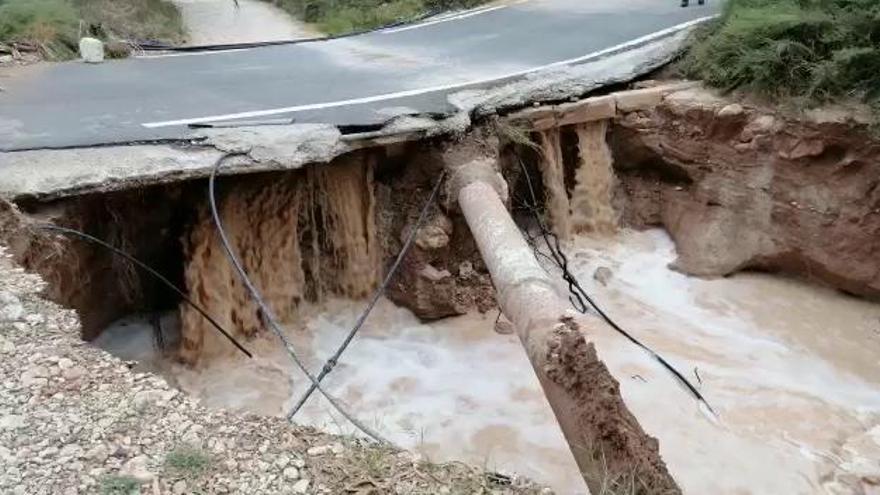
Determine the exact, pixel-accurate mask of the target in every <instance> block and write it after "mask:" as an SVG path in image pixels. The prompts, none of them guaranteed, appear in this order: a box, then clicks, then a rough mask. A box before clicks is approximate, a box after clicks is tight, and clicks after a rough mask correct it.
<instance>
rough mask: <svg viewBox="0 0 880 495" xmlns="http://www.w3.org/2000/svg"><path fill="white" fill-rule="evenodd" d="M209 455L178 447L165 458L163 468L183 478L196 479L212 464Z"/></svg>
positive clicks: (194, 449)
mask: <svg viewBox="0 0 880 495" xmlns="http://www.w3.org/2000/svg"><path fill="white" fill-rule="evenodd" d="M213 462H214V460H213V459H212V458H211V455H210V454H208V453H207V452H205V451H204V450H202V449H199V448H196V447H190V446H183V447H178V448H176V449H174V450H172V451H171V452H169V453H168V455H167V456H166V457H165V468H166V469H168V470H169V471H171V472H172V473H174V474H176V475H178V476H182V477H185V478H189V479H193V478H198V477H199V476H201V475H202V474H204V473H205V472H206V471H207V470H208V469H209V468H210V467H211V464H213Z"/></svg>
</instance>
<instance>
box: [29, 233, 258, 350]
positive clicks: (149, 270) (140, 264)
mask: <svg viewBox="0 0 880 495" xmlns="http://www.w3.org/2000/svg"><path fill="white" fill-rule="evenodd" d="M35 227H36V228H37V229H40V230H48V231H53V232H60V233H62V234H67V235H72V236H75V237H78V238H80V239H83V240H86V241H89V242H91V243H93V244H97V245H98V246H101V247H103V248H105V249H109V250H110V251H112V252H113V253H114V254H116V255H119V256H122V257H123V258H125V259H126V260H128V261H130V262H132V263H134V264H135V265H136V266H137V267H138V268H140V269H141V270H144V271H146V272H147V273H149V274H150V275H152V276H154V277H156V279H158V280H159V281H160V282H162V283H163V284H164V285H165V286H166V287H168V288H169V289H171V290H172V291H174V292H175V293H176V294H177V295H178V296H180V298H181V299H183V301H184V302H186V303H187V304H189V305H190V306H192V308H193V309H195V310H196V311H198V312H199V314H200V315H202V316H204V317H205V319H206V320H208V321H209V322H210V323H211V325H212V326H213V327H214V328H216V329H217V331H218V332H220V333H221V334H223V336H224V337H226V339H227V340H229V342H231V343H232V345H234V346H235V347H236V348H238V350H239V351H241V352H243V353H244V355H245V356H247V357H249V358H252V357H254V356H253V355H252V354H251V353H250V352H249V351H248V350H247V349H245V348H244V346H242V345H241V344H240V343H239V342H238V341H237V340H235V338H234V337H233V336H232V335H230V334H229V332H227V331H226V330H224V329H223V327H221V326H220V324H219V323H217V322H216V321H215V320H214V318H211V316H210V315H208V313H207V312H206V311H205V310H204V309H202V308H201V307H200V306H199V305H198V304H196V303H194V302H193V301H192V300H191V299H190V298H189V297H187V296H186V294H184V293H183V291H181V290H180V289H178V288H177V287H176V286H175V285H174V284H173V283H171V281H170V280H168V279H167V278H165V277H164V276H163V275H162V274H161V273H159V272H157V271H156V270H154V269H153V268H151V267H150V266H148V265H147V264H145V263H143V262H142V261H140V260H138V259H137V258H135V257H134V256H131V255H130V254H128V253H126V252H125V251H122V250H121V249H119V248H116V247H114V246H111V245H110V244H108V243H106V242H104V241H102V240H101V239H98V238H97V237H93V236H91V235H89V234H86V233H85V232H80V231H79V230H76V229H70V228H67V227H59V226H58V225H52V224H37V225H35Z"/></svg>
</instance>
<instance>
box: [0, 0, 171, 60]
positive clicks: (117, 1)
mask: <svg viewBox="0 0 880 495" xmlns="http://www.w3.org/2000/svg"><path fill="white" fill-rule="evenodd" d="M80 35H93V36H98V37H99V38H102V39H104V40H112V39H125V40H134V41H140V40H158V41H164V42H170V43H175V42H178V41H181V40H182V38H183V21H182V19H181V16H180V12H179V11H178V9H177V7H175V6H174V4H173V3H171V2H170V1H168V0H0V42H6V43H11V42H26V43H32V44H35V45H37V46H38V47H39V48H40V49H41V50H42V51H43V53H44V54H45V55H46V56H47V57H48V58H50V59H64V58H70V57H72V56H74V55H75V54H76V52H77V45H78V42H79V36H80ZM114 53H115V52H114Z"/></svg>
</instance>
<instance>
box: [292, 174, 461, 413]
mask: <svg viewBox="0 0 880 495" xmlns="http://www.w3.org/2000/svg"><path fill="white" fill-rule="evenodd" d="M445 176H446V171H445V170H444V171H443V172H441V173H440V177H439V178H438V179H437V184H435V185H434V189H433V190H432V191H431V195H430V196H429V197H428V200H427V201H426V202H425V206H423V207H422V211H421V212H420V213H419V218H418V220H417V221H416V225H415V227H414V228H413V229H412V230H411V231H410V233H409V235H408V236H407V238H406V242H404V244H403V247H401V248H400V252H399V253H397V259H395V260H394V264H393V265H391V268H390V269H389V270H388V273H387V274H386V275H385V278H384V280H382V283H381V284H380V285H379V287H378V288H377V289H376V291H375V292H373V297H372V298H370V302H369V303H368V304H367V307H366V308H364V311H363V312H361V314H360V316H358V319H357V321H355V324H354V326H353V327H352V328H351V331H349V332H348V335H347V336H346V337H345V340H344V341H342V344H341V345H340V346H339V348H338V349H336V352H335V353H334V354H333V356H332V357H331V358H330V359H328V360H327V362H325V363H324V367H323V368H321V373H320V374H319V375H318V379H317V382H315V383H312V385H311V387H309V389H308V390H306V393H305V394H303V396H302V397H301V398H300V400H299V402H297V403H296V405H295V406H294V407H293V409H291V410H290V413H289V414H288V415H287V418H288V419H292V418H293V416H294V415H295V414H296V413H297V412H298V411H299V410H300V408H301V407H302V406H303V404H305V403H306V401H307V400H309V397H311V395H312V393H314V391H315V388H316V387H317V385H318V384H320V383H321V381H322V380H323V379H324V377H326V376H327V375H329V374H330V372H332V371H333V368H335V367H336V365H337V364H338V362H339V358H340V357H342V353H344V352H345V350H346V349H347V348H348V345H349V344H350V343H351V341H352V339H354V336H355V335H356V334H357V332H358V330H360V329H361V327H362V326H363V324H364V322H366V321H367V317H368V316H370V312H371V311H373V308H374V307H375V306H376V303H377V302H379V298H381V297H382V294H384V293H385V289H387V288H388V284H390V283H391V279H392V278H394V274H395V273H396V272H397V269H398V268H399V267H400V264H401V263H402V262H403V259H404V258H405V257H406V253H408V252H409V249H410V248H411V247H412V244H413V241H415V239H416V234H418V232H419V229H420V228H421V227H422V225H423V224H424V223H425V220H427V218H428V211H430V209H431V205H433V204H434V201H435V200H436V199H437V194H438V193H439V192H440V186H441V185H442V184H443V178H444V177H445Z"/></svg>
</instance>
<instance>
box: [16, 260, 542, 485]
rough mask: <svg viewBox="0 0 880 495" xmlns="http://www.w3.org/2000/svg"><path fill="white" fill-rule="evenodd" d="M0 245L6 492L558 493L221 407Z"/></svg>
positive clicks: (278, 419) (508, 478)
mask: <svg viewBox="0 0 880 495" xmlns="http://www.w3.org/2000/svg"><path fill="white" fill-rule="evenodd" d="M42 286H43V283H42V281H41V280H40V279H39V278H38V277H36V276H33V275H30V274H26V273H24V272H23V271H22V270H21V269H20V268H18V267H16V266H15V265H14V264H13V262H12V260H11V259H10V258H9V257H8V256H7V254H6V253H5V252H4V250H3V248H2V246H0V493H4V494H6V493H11V494H28V495H31V494H64V495H67V494H70V495H72V494H80V493H82V494H86V493H88V494H92V493H99V494H137V493H143V494H166V493H167V494H184V493H202V494H206V493H246V494H257V493H269V494H275V493H279V494H280V493H284V494H288V493H294V494H295V493H333V494H336V493H364V494H366V493H377V494H379V493H382V494H384V493H406V494H411V493H424V494H438V493H441V494H442V493H450V494H455V493H468V494H471V493H511V494H513V493H517V494H518V493H548V491H547V490H546V489H543V490H542V489H541V488H540V487H536V486H534V485H532V484H530V483H529V482H527V481H525V480H520V479H512V478H510V477H506V476H501V475H497V474H491V473H486V472H483V471H481V470H479V469H475V468H472V467H469V466H466V465H463V464H459V463H451V464H443V465H438V464H433V463H429V462H426V461H424V460H421V459H420V458H419V457H418V455H416V454H411V453H408V452H398V451H394V450H391V449H387V448H383V447H379V446H376V445H373V444H368V443H366V442H363V441H361V440H357V439H354V438H346V437H336V436H332V435H327V434H323V433H320V432H318V431H316V430H314V429H311V428H304V427H295V426H292V425H290V424H289V423H287V422H285V421H284V420H283V419H280V418H268V417H260V416H255V415H238V414H231V413H227V412H223V411H210V410H206V409H204V408H203V407H201V406H199V405H198V403H197V402H195V401H194V400H193V399H191V398H189V397H187V396H185V395H183V394H182V393H181V392H179V391H177V390H175V389H174V388H172V387H170V386H169V385H168V384H167V383H166V382H165V381H164V380H163V379H161V378H159V377H157V376H154V375H150V374H139V373H133V372H132V371H131V370H130V369H129V367H128V366H127V365H126V363H124V362H122V361H120V360H119V359H116V358H114V357H112V356H110V355H109V354H106V353H105V352H103V351H101V350H99V349H97V348H94V347H92V346H90V345H89V344H87V343H85V342H82V341H81V340H80V339H79V322H78V320H77V317H76V314H75V313H74V312H73V311H69V310H65V309H62V308H60V307H58V306H57V305H55V304H53V303H50V302H47V301H45V300H44V299H42V298H41V297H40V296H39V291H40V290H41V288H42Z"/></svg>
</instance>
